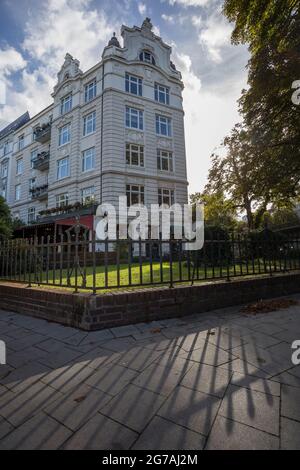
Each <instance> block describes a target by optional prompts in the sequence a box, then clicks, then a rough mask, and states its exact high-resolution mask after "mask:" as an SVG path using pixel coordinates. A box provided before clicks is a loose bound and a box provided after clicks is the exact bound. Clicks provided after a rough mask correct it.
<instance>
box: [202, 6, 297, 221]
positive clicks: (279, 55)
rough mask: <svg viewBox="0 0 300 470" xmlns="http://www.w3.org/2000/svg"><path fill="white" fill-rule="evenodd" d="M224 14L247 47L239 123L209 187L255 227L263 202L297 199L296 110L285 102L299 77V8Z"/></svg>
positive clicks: (236, 9) (229, 9)
mask: <svg viewBox="0 0 300 470" xmlns="http://www.w3.org/2000/svg"><path fill="white" fill-rule="evenodd" d="M223 12H224V14H225V15H226V16H227V18H228V19H229V21H231V22H234V30H233V33H232V42H233V43H234V44H239V43H247V44H248V46H249V51H250V54H251V57H250V60H249V63H248V85H249V87H248V89H247V90H243V91H242V96H241V98H240V100H239V106H240V112H241V114H242V116H243V123H242V124H241V125H237V126H235V128H234V129H233V131H232V133H231V134H230V135H229V136H228V137H226V138H225V139H224V147H225V148H226V155H225V157H222V156H219V155H213V160H212V168H211V170H210V173H209V184H208V187H207V189H208V190H210V191H211V190H214V191H219V190H222V191H224V192H225V193H226V195H227V196H228V197H229V199H230V200H231V201H232V203H233V204H234V205H235V207H237V208H240V209H244V210H245V211H246V215H247V221H248V227H249V228H256V227H258V226H260V224H261V221H262V217H263V214H264V213H265V210H266V208H267V207H268V205H269V204H275V205H286V204H288V203H289V201H291V200H293V199H295V198H296V197H297V196H298V195H299V182H300V106H297V105H296V104H293V103H292V100H291V97H292V94H293V90H292V84H293V82H294V81H296V80H299V79H300V53H299V51H300V3H299V1H298V0H269V1H267V2H263V1H261V0H225V2H224V7H223Z"/></svg>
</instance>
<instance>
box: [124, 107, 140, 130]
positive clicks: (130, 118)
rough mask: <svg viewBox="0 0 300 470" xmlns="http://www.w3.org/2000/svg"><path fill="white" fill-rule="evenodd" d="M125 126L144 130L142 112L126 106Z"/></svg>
mask: <svg viewBox="0 0 300 470" xmlns="http://www.w3.org/2000/svg"><path fill="white" fill-rule="evenodd" d="M126 127H129V128H130V129H139V130H140V131H142V130H144V112H143V111H141V110H139V109H136V108H131V107H129V106H126Z"/></svg>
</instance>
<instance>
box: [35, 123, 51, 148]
mask: <svg viewBox="0 0 300 470" xmlns="http://www.w3.org/2000/svg"><path fill="white" fill-rule="evenodd" d="M34 134H35V140H36V141H37V142H40V143H41V144H45V143H46V142H48V140H50V137H51V122H50V121H49V122H47V123H46V124H43V125H42V126H39V127H37V128H36V129H35V131H34Z"/></svg>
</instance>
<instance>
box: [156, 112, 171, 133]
mask: <svg viewBox="0 0 300 470" xmlns="http://www.w3.org/2000/svg"><path fill="white" fill-rule="evenodd" d="M156 134H158V135H164V136H166V137H171V135H172V130H171V118H169V117H166V116H161V115H160V114H157V115H156Z"/></svg>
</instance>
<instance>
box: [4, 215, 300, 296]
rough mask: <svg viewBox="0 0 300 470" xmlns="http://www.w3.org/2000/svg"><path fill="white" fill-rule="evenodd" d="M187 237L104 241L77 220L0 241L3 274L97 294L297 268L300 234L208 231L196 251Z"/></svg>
mask: <svg viewBox="0 0 300 470" xmlns="http://www.w3.org/2000/svg"><path fill="white" fill-rule="evenodd" d="M186 243H187V241H186V240H175V239H170V240H168V241H165V240H161V239H157V240H147V241H144V240H138V241H132V240H130V239H128V240H115V241H110V240H106V241H104V242H99V241H98V240H96V238H95V233H94V232H91V231H89V230H88V229H87V228H86V227H84V226H82V225H80V224H79V223H78V224H76V225H75V226H74V227H71V228H70V229H69V230H67V231H66V232H65V233H64V235H61V236H55V237H52V236H48V237H41V238H34V239H15V240H7V241H5V242H2V243H0V279H2V280H6V281H17V282H22V283H25V284H28V285H29V286H31V285H36V284H37V285H46V286H56V287H64V288H72V289H73V290H74V291H75V292H79V291H80V290H89V291H92V292H93V293H96V292H98V291H101V290H102V291H103V290H109V289H125V288H134V287H138V286H154V285H163V284H167V285H169V286H170V287H172V286H174V284H175V283H185V282H190V283H193V282H196V281H207V280H214V279H215V280H217V279H227V280H228V281H229V280H230V279H231V278H236V277H241V276H250V275H251V276H253V275H260V274H268V275H273V274H274V273H279V272H288V271H293V270H299V269H300V236H296V235H293V236H292V237H290V236H288V235H286V234H285V235H282V234H278V233H274V232H271V231H268V230H265V231H263V232H260V233H248V234H236V233H230V234H228V233H227V232H225V231H221V232H220V231H214V230H211V231H209V230H207V231H206V234H205V243H204V246H203V248H202V249H201V250H199V251H187V250H186V249H185V248H186Z"/></svg>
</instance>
